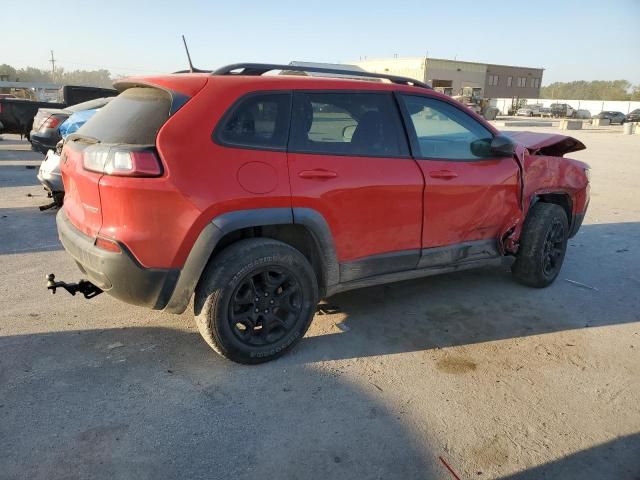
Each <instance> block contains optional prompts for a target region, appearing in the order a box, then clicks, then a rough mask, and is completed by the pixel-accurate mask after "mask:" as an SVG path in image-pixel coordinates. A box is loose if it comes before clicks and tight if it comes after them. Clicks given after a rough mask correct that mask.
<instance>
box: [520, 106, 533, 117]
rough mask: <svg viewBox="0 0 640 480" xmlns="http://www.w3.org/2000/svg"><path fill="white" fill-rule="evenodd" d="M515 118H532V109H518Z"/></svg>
mask: <svg viewBox="0 0 640 480" xmlns="http://www.w3.org/2000/svg"><path fill="white" fill-rule="evenodd" d="M516 117H533V109H531V108H528V107H522V108H519V109H518V111H517V112H516Z"/></svg>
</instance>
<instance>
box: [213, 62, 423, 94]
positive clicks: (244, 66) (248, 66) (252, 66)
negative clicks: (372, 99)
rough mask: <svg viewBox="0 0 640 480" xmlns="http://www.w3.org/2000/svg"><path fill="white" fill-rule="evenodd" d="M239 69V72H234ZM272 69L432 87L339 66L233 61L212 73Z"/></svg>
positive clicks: (418, 82) (253, 72)
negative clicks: (344, 68) (376, 79)
mask: <svg viewBox="0 0 640 480" xmlns="http://www.w3.org/2000/svg"><path fill="white" fill-rule="evenodd" d="M236 70H241V71H240V72H235V71H236ZM272 70H283V71H287V72H314V73H330V74H333V75H348V76H351V77H363V78H380V79H384V80H389V81H390V82H392V83H397V84H401V85H412V86H415V87H422V88H428V89H430V90H431V89H432V88H431V87H430V86H429V85H427V84H426V83H423V82H420V81H418V80H414V79H413V78H407V77H399V76H397V75H386V74H384V73H372V72H365V71H359V70H342V69H339V68H324V67H313V66H301V65H277V64H270V63H234V64H232V65H227V66H225V67H220V68H218V69H217V70H214V71H213V72H212V74H213V75H256V76H259V75H263V74H265V73H267V72H270V71H272Z"/></svg>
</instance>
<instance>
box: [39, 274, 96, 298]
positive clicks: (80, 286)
mask: <svg viewBox="0 0 640 480" xmlns="http://www.w3.org/2000/svg"><path fill="white" fill-rule="evenodd" d="M55 279H56V276H55V275H54V274H53V273H50V274H49V275H47V289H49V290H51V292H52V293H54V294H55V293H56V288H64V289H65V290H66V291H67V292H69V293H70V294H71V295H75V294H76V293H78V292H80V293H81V294H82V295H84V298H93V297H95V296H97V295H100V294H101V293H102V289H100V288H98V287H96V286H95V285H94V284H93V283H91V282H89V281H87V280H80V281H79V282H78V283H66V282H56V281H55Z"/></svg>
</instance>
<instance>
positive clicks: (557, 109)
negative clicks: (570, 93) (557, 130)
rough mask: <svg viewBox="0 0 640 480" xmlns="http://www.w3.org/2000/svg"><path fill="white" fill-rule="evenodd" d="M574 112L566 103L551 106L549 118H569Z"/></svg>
mask: <svg viewBox="0 0 640 480" xmlns="http://www.w3.org/2000/svg"><path fill="white" fill-rule="evenodd" d="M574 111H575V110H574V109H573V107H572V106H571V105H569V104H566V103H553V104H551V116H552V117H555V118H571V117H573V113H574Z"/></svg>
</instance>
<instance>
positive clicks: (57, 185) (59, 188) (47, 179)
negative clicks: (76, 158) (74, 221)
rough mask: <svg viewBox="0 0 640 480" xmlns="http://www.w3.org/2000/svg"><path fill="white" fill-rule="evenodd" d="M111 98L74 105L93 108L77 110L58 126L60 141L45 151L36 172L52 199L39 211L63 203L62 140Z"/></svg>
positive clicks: (59, 205)
mask: <svg viewBox="0 0 640 480" xmlns="http://www.w3.org/2000/svg"><path fill="white" fill-rule="evenodd" d="M112 98H113V97H111V98H106V99H98V100H90V101H88V102H84V103H80V104H78V105H76V107H79V106H81V105H83V106H85V107H87V106H90V107H94V108H90V109H88V110H79V111H77V112H75V113H73V114H71V116H70V117H69V118H67V119H66V120H65V121H64V122H63V123H62V125H60V128H59V129H58V130H59V134H60V137H61V140H59V141H58V143H57V145H56V146H55V148H53V149H50V150H48V151H47V155H46V156H45V158H44V160H43V161H42V163H41V164H40V169H39V170H38V175H37V177H38V180H39V181H40V184H41V185H42V186H43V187H44V189H45V190H46V191H47V194H48V196H49V198H52V199H53V202H52V203H51V204H50V205H45V206H42V207H40V209H41V210H46V209H48V208H51V207H61V206H62V204H63V201H64V184H63V183H62V176H61V175H60V153H61V152H62V145H63V142H64V140H66V138H67V137H68V136H69V135H71V134H72V133H74V132H75V131H76V130H78V129H79V128H80V127H81V126H82V125H84V124H85V123H87V120H89V119H90V118H91V117H93V116H94V115H95V114H96V112H97V111H98V110H100V108H101V107H102V106H104V105H106V104H107V103H109V101H110V100H112ZM102 100H106V101H102Z"/></svg>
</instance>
